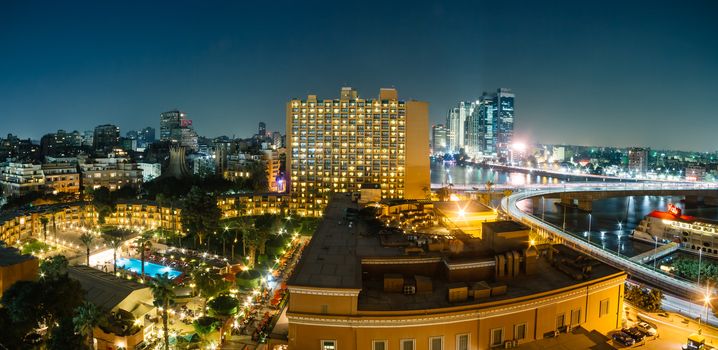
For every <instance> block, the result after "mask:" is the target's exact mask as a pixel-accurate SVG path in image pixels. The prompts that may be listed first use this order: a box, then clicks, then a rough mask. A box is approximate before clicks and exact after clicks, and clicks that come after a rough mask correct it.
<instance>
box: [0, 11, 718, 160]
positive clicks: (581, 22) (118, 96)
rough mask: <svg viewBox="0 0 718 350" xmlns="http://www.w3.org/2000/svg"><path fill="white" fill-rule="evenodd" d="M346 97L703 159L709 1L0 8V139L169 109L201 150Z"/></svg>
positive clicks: (710, 103) (713, 85)
mask: <svg viewBox="0 0 718 350" xmlns="http://www.w3.org/2000/svg"><path fill="white" fill-rule="evenodd" d="M148 3H151V4H148ZM260 3H262V4H260ZM346 85H349V86H353V87H356V88H357V89H358V90H359V92H360V94H361V95H362V96H364V97H373V96H376V95H377V94H378V90H379V88H380V87H388V86H394V87H396V88H397V89H398V90H399V94H400V96H401V97H403V98H405V99H419V100H426V101H429V102H430V103H431V109H430V111H431V119H432V122H434V123H440V122H443V121H444V118H445V116H446V110H447V109H448V108H449V107H450V106H452V105H453V104H455V103H456V102H458V101H459V100H468V99H476V98H477V97H478V96H479V95H480V94H481V92H482V91H487V90H494V89H496V88H497V87H509V88H512V89H513V90H514V92H515V93H516V95H517V99H516V119H517V122H516V131H517V134H518V135H520V136H519V138H520V139H523V140H525V141H527V142H545V143H572V144H591V145H620V146H632V145H645V146H651V147H654V148H662V147H667V148H675V149H684V150H710V151H715V150H716V149H718V137H717V136H716V131H718V113H716V112H715V111H716V107H715V104H716V103H718V1H714V0H705V1H678V0H677V1H673V2H664V1H649V0H645V1H628V0H623V1H605V0H601V1H575V0H571V1H496V0H493V1H476V2H474V1H472V2H466V3H459V2H452V3H439V2H436V3H433V2H419V1H411V2H407V3H393V2H390V1H381V2H376V3H371V2H367V1H333V2H327V3H326V4H322V3H318V2H317V3H314V2H312V3H308V2H299V1H297V2H280V1H261V2H260V1H236V2H212V1H197V2H183V1H169V2H166V3H162V2H159V1H136V2H133V1H96V0H94V1H87V2H72V1H67V2H66V1H53V2H50V1H48V2H38V1H27V0H20V1H8V0H3V1H0V134H1V135H5V134H7V133H9V132H11V133H13V134H19V135H20V136H22V137H32V138H39V137H40V136H41V135H42V134H44V133H46V132H51V131H54V130H56V129H58V128H63V129H65V130H74V129H77V130H80V131H82V130H88V129H92V128H93V127H94V126H95V125H98V124H104V123H115V124H118V125H119V126H120V127H121V129H122V133H123V134H124V132H125V131H127V130H129V129H138V128H141V127H144V126H148V125H149V126H153V127H155V128H158V127H159V113H160V112H163V111H166V110H170V109H173V108H179V109H181V110H183V111H186V112H187V113H188V114H189V116H190V117H191V118H192V119H194V124H195V127H196V129H197V130H198V132H199V133H200V134H201V135H206V136H219V135H228V136H232V135H237V136H249V135H250V134H251V133H253V132H256V125H257V122H259V121H266V122H267V124H268V125H267V127H268V129H271V130H279V131H282V132H283V131H284V106H285V103H286V101H287V100H288V99H290V98H292V97H305V96H306V95H307V94H309V93H315V94H318V95H319V96H320V97H331V98H333V97H337V96H338V91H339V89H340V87H341V86H346Z"/></svg>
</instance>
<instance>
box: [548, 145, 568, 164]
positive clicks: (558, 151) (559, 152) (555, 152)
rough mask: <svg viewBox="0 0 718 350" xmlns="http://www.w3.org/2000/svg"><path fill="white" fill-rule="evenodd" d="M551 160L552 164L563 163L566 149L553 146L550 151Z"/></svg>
mask: <svg viewBox="0 0 718 350" xmlns="http://www.w3.org/2000/svg"><path fill="white" fill-rule="evenodd" d="M551 158H552V159H553V161H554V162H563V161H564V160H566V147H563V146H553V148H552V149H551Z"/></svg>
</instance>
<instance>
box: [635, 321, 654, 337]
mask: <svg viewBox="0 0 718 350" xmlns="http://www.w3.org/2000/svg"><path fill="white" fill-rule="evenodd" d="M636 328H638V330H639V331H641V332H643V334H645V335H649V336H651V337H655V336H656V335H657V334H658V330H657V329H656V328H655V327H653V326H651V325H650V324H648V322H638V324H636Z"/></svg>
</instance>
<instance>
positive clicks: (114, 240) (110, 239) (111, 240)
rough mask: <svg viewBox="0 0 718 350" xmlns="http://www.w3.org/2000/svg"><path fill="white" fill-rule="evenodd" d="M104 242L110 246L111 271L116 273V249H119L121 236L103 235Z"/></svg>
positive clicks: (121, 240)
mask: <svg viewBox="0 0 718 350" xmlns="http://www.w3.org/2000/svg"><path fill="white" fill-rule="evenodd" d="M104 239H105V243H107V244H108V245H109V246H110V247H112V272H113V273H117V249H120V247H121V246H122V242H123V241H124V239H123V237H120V236H114V235H105V238H104Z"/></svg>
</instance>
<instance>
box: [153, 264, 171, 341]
mask: <svg viewBox="0 0 718 350" xmlns="http://www.w3.org/2000/svg"><path fill="white" fill-rule="evenodd" d="M150 288H151V289H152V296H153V297H154V304H155V306H157V307H160V308H162V327H163V329H164V338H165V350H169V348H170V337H169V332H168V329H167V309H169V307H170V304H171V303H172V301H173V300H174V297H175V293H174V291H173V290H172V280H171V279H170V278H169V274H168V273H167V272H165V273H163V274H161V275H159V276H157V277H156V278H155V279H154V280H153V281H152V284H151V285H150Z"/></svg>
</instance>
